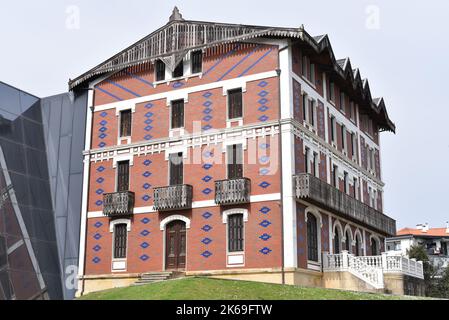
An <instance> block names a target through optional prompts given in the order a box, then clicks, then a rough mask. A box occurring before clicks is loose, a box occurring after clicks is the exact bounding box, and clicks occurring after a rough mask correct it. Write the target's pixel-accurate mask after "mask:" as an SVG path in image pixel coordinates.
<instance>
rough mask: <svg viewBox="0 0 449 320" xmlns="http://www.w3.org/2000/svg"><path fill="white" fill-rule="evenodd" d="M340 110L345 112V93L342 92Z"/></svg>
mask: <svg viewBox="0 0 449 320" xmlns="http://www.w3.org/2000/svg"><path fill="white" fill-rule="evenodd" d="M340 110H341V111H343V112H345V93H344V92H340Z"/></svg>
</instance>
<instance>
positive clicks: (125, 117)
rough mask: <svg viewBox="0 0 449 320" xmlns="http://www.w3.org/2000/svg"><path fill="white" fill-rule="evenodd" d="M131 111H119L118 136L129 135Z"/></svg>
mask: <svg viewBox="0 0 449 320" xmlns="http://www.w3.org/2000/svg"><path fill="white" fill-rule="evenodd" d="M131 123H132V113H131V110H124V111H122V112H120V137H129V136H131Z"/></svg>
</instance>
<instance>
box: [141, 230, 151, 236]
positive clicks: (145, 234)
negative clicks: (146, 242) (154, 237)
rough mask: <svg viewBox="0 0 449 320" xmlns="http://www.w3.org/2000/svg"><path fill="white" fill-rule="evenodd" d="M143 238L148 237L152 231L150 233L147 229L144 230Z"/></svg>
mask: <svg viewBox="0 0 449 320" xmlns="http://www.w3.org/2000/svg"><path fill="white" fill-rule="evenodd" d="M140 234H141V235H142V236H144V237H146V236H147V235H149V234H150V231H148V230H147V229H145V230H142V232H141V233H140Z"/></svg>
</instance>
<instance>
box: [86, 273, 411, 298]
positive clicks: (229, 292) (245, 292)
mask: <svg viewBox="0 0 449 320" xmlns="http://www.w3.org/2000/svg"><path fill="white" fill-rule="evenodd" d="M81 299H84V300H398V299H401V300H402V299H419V298H416V297H408V296H407V297H405V296H391V295H382V294H369V293H357V292H350V291H341V290H330V289H321V288H304V287H297V286H289V285H279V284H268V283H260V282H250V281H232V280H218V279H210V278H183V279H178V280H169V281H165V282H158V283H152V284H148V285H145V286H133V287H127V288H118V289H112V290H107V291H101V292H97V293H91V294H88V295H85V296H84V297H82V298H81Z"/></svg>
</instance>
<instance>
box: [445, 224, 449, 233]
mask: <svg viewBox="0 0 449 320" xmlns="http://www.w3.org/2000/svg"><path fill="white" fill-rule="evenodd" d="M446 233H449V221H446Z"/></svg>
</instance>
